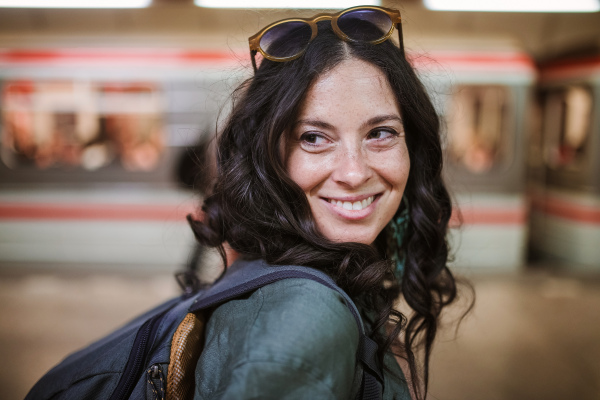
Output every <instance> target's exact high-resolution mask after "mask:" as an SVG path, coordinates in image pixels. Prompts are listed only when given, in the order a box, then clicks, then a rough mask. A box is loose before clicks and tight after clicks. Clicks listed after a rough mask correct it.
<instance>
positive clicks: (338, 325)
mask: <svg viewBox="0 0 600 400" xmlns="http://www.w3.org/2000/svg"><path fill="white" fill-rule="evenodd" d="M357 348H358V328H357V326H356V322H355V320H354V318H353V317H352V314H351V313H350V311H349V309H348V308H347V306H346V305H345V304H344V303H343V300H342V297H341V296H340V295H339V294H338V293H337V292H335V291H334V290H332V289H329V288H327V287H325V286H323V285H321V284H319V283H317V282H314V281H310V280H306V279H286V280H282V281H278V282H276V283H272V284H270V285H267V286H265V287H263V288H261V289H259V290H257V291H255V292H254V293H252V294H251V295H250V296H247V297H245V298H241V299H236V300H231V301H229V302H227V303H225V304H223V305H221V306H219V307H218V308H217V309H216V310H215V311H214V312H213V314H212V316H211V317H210V319H209V321H208V324H207V327H206V343H205V347H204V350H203V351H202V355H201V356H200V359H199V361H198V366H197V368H196V392H195V396H194V398H195V399H211V400H212V399H355V398H356V394H357V393H358V389H359V387H360V376H361V370H360V368H357V362H356V353H357ZM384 363H385V365H386V367H387V369H384V394H383V398H384V399H402V400H410V394H409V391H408V387H407V384H406V381H405V379H404V376H403V374H402V371H401V370H400V367H399V366H398V364H397V362H396V360H395V359H394V357H393V356H392V355H391V354H387V355H386V357H385V359H384Z"/></svg>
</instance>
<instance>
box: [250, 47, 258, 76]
mask: <svg viewBox="0 0 600 400" xmlns="http://www.w3.org/2000/svg"><path fill="white" fill-rule="evenodd" d="M255 56H256V50H250V59H251V60H252V68H254V73H255V74H256V70H257V69H256V58H255Z"/></svg>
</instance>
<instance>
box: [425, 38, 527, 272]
mask: <svg viewBox="0 0 600 400" xmlns="http://www.w3.org/2000/svg"><path fill="white" fill-rule="evenodd" d="M439 43H443V47H442V46H440V45H439ZM423 46H425V47H426V48H428V49H429V50H428V53H426V57H423V55H419V56H418V57H417V58H416V59H415V65H416V66H417V68H418V70H419V71H421V74H422V75H423V77H424V80H425V82H426V85H427V86H428V88H429V92H430V93H431V95H432V97H433V99H434V103H436V105H437V106H438V111H439V114H440V115H441V116H442V117H443V118H442V120H443V133H444V138H445V140H444V142H445V156H446V158H445V166H444V172H445V179H446V181H447V182H448V187H449V189H450V191H451V194H452V195H453V197H454V203H455V212H454V215H453V218H452V221H451V226H452V229H451V233H450V236H449V239H450V243H451V245H452V249H453V251H454V254H453V258H454V261H453V265H454V266H455V267H457V268H463V269H468V270H472V271H476V272H477V271H488V272H489V271H515V270H518V269H519V268H521V267H522V266H523V265H524V263H525V257H526V250H527V249H526V242H527V231H528V218H527V215H528V208H527V196H526V191H525V187H526V180H525V176H526V175H525V171H526V156H527V152H526V146H525V144H526V140H527V136H528V126H529V123H530V115H529V112H528V111H529V109H530V108H531V102H532V93H533V88H534V87H535V83H536V78H537V70H536V67H535V64H534V62H533V60H532V59H531V57H530V56H529V55H528V54H527V53H526V52H524V51H523V50H522V49H521V48H520V46H519V45H518V44H516V43H515V42H513V41H512V40H510V39H503V38H493V39H490V38H456V39H454V40H453V41H451V40H450V39H448V38H446V39H445V40H443V41H440V40H439V38H437V39H433V40H432V41H431V42H430V43H427V42H424V43H423Z"/></svg>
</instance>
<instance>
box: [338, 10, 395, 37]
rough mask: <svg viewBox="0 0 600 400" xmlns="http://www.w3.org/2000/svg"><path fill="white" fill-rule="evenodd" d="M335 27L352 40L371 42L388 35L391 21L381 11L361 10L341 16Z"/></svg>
mask: <svg viewBox="0 0 600 400" xmlns="http://www.w3.org/2000/svg"><path fill="white" fill-rule="evenodd" d="M337 25H338V28H340V30H341V31H342V32H344V33H345V34H346V35H347V36H348V37H349V38H350V39H352V40H357V41H360V42H373V41H376V40H378V39H381V38H382V37H384V36H385V35H387V34H388V32H389V31H390V30H391V29H392V20H391V19H390V17H389V15H387V14H386V13H384V12H383V11H379V10H369V9H363V10H353V11H349V12H347V13H345V14H342V15H341V16H340V17H339V18H338V20H337Z"/></svg>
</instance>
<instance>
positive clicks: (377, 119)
mask: <svg viewBox="0 0 600 400" xmlns="http://www.w3.org/2000/svg"><path fill="white" fill-rule="evenodd" d="M386 121H398V122H400V123H401V124H402V118H400V116H399V115H396V114H384V115H377V116H375V117H373V118H371V119H369V120H368V121H365V122H364V123H363V124H362V125H361V128H366V127H368V126H373V125H377V124H380V123H382V122H386Z"/></svg>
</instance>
